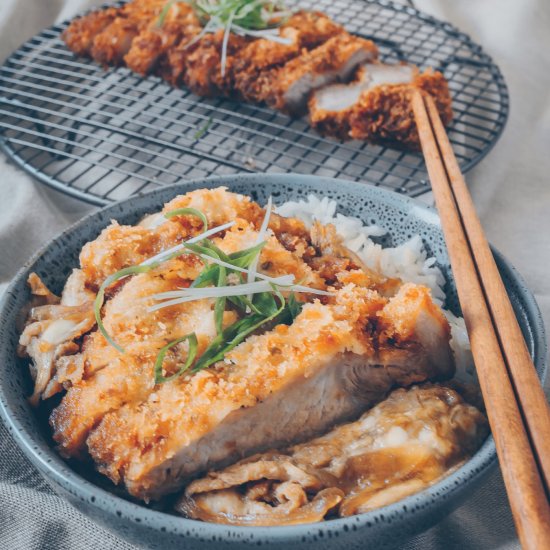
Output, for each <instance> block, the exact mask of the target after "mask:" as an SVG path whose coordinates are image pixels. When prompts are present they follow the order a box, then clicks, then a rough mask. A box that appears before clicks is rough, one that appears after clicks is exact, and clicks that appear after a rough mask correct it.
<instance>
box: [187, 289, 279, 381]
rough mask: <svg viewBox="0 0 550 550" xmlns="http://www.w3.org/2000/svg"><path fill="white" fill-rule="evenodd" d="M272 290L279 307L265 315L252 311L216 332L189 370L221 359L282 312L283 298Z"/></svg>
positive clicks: (204, 366) (197, 369)
mask: <svg viewBox="0 0 550 550" xmlns="http://www.w3.org/2000/svg"><path fill="white" fill-rule="evenodd" d="M273 292H274V293H275V295H276V296H277V298H279V300H280V302H281V305H280V306H279V308H277V309H276V310H275V311H274V312H273V313H272V314H271V315H269V316H267V317H266V316H265V315H261V314H257V313H253V314H252V315H249V316H248V317H244V318H243V319H240V320H239V321H237V322H235V323H233V324H232V325H229V326H228V327H227V328H226V329H225V330H224V331H223V332H222V333H221V334H218V336H216V338H214V340H212V342H211V343H210V345H209V346H208V347H207V348H206V350H205V351H204V353H203V354H202V355H201V356H200V358H199V359H198V361H197V362H196V363H195V366H194V367H193V369H192V371H191V372H198V371H200V370H202V369H205V368H207V367H209V366H210V365H213V364H214V363H217V362H218V361H221V360H222V359H223V358H224V356H225V354H226V353H227V352H229V351H231V350H232V349H233V348H235V347H236V346H237V345H239V344H240V343H241V342H242V341H243V340H244V339H245V338H246V337H247V336H248V335H249V334H251V333H252V332H254V331H255V330H257V329H258V328H260V327H261V326H262V325H263V324H265V323H267V322H269V321H272V320H273V319H275V317H277V316H278V315H279V314H280V313H282V312H283V311H284V309H285V298H284V296H283V295H282V294H281V293H280V292H279V291H278V290H277V289H273Z"/></svg>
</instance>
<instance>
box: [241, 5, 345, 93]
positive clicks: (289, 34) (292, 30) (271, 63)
mask: <svg viewBox="0 0 550 550" xmlns="http://www.w3.org/2000/svg"><path fill="white" fill-rule="evenodd" d="M343 32H344V28H343V27H342V26H341V25H339V24H337V23H335V22H334V21H332V20H331V19H330V18H329V17H327V16H326V15H325V14H323V13H320V12H315V11H312V12H308V11H299V12H296V13H295V14H293V15H292V16H291V17H290V18H289V19H288V21H286V22H285V23H284V24H283V25H281V27H280V29H279V36H280V37H281V38H282V39H284V40H287V41H288V43H286V44H284V43H280V42H275V41H273V40H268V39H265V38H260V39H258V40H255V41H254V42H251V43H250V44H249V45H248V46H247V47H246V48H244V49H243V50H242V51H241V52H240V53H239V56H238V58H237V59H236V62H235V65H234V71H233V72H234V81H235V91H236V93H237V95H238V96H239V97H241V98H242V99H244V100H245V101H249V102H262V101H264V99H265V98H264V96H263V93H264V92H265V89H264V88H263V84H262V83H263V82H264V81H265V80H266V79H268V78H269V75H270V74H271V72H272V71H273V70H274V69H275V68H277V67H280V66H282V65H284V64H285V63H287V62H288V61H290V60H291V59H294V58H296V57H298V56H300V55H302V54H303V53H305V52H306V51H308V50H311V49H312V48H316V47H317V46H319V45H321V44H324V43H325V42H326V41H327V40H328V39H329V38H332V37H333V36H336V35H337V34H340V33H343Z"/></svg>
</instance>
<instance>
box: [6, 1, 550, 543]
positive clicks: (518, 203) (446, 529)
mask: <svg viewBox="0 0 550 550" xmlns="http://www.w3.org/2000/svg"><path fill="white" fill-rule="evenodd" d="M100 3H101V2H91V1H89V0H2V1H1V2H0V60H3V59H4V58H5V57H7V56H8V55H9V53H10V52H11V51H12V50H13V49H15V48H16V47H18V46H19V45H20V44H21V42H22V41H23V40H25V39H27V38H30V37H31V36H32V35H33V34H35V33H36V32H38V31H40V30H41V29H42V28H43V27H46V26H49V25H51V24H52V23H54V22H55V21H61V20H63V19H66V18H68V17H70V16H72V15H73V14H74V13H76V12H78V11H80V10H82V9H85V8H86V7H88V6H90V5H93V4H100ZM415 6H416V7H417V8H419V9H424V10H426V11H427V12H429V13H431V14H433V15H435V16H437V17H440V18H442V19H447V20H449V21H451V22H452V23H453V24H455V25H456V26H458V27H459V28H460V29H461V30H464V31H465V32H467V33H470V34H471V35H472V37H473V39H474V40H475V41H476V42H478V43H480V44H483V46H484V48H485V49H486V51H487V52H488V53H489V54H490V55H492V56H493V57H494V59H495V61H496V62H497V63H498V64H499V65H500V66H501V68H502V70H503V73H504V76H505V78H506V80H507V82H508V84H509V87H510V95H511V98H512V99H511V102H512V110H511V116H510V120H509V122H508V126H507V128H506V129H505V132H504V135H503V137H502V139H501V140H500V142H499V143H498V144H497V145H496V147H495V149H494V150H493V151H492V152H491V153H490V154H489V155H488V157H487V158H486V159H484V160H483V161H482V162H481V164H480V165H479V166H478V167H476V168H475V169H474V170H472V172H470V173H469V174H468V177H467V179H468V181H469V183H470V185H471V189H472V194H473V196H474V200H475V202H476V204H477V206H478V209H479V213H480V216H481V218H482V221H483V223H484V226H485V228H486V230H487V233H488V235H489V238H490V240H491V242H493V243H494V244H495V246H496V247H497V248H499V249H500V250H501V251H502V252H503V253H504V255H505V256H506V257H507V258H508V259H510V260H511V261H512V263H513V264H514V265H515V266H516V267H517V268H518V270H519V271H520V272H521V273H522V275H523V276H524V277H525V279H526V281H527V284H528V286H529V287H530V288H531V289H532V290H533V292H534V293H535V296H536V298H537V300H538V303H539V305H540V307H541V310H542V312H543V316H544V318H545V320H546V323H547V326H550V277H549V276H548V272H549V271H550V246H549V244H548V235H549V234H550V216H549V215H548V208H549V207H550V182H549V181H548V179H549V174H550V155H548V146H549V145H550V92H548V90H550V76H549V75H550V58H548V56H547V55H546V52H548V51H549V50H550V33H548V29H549V28H550V3H548V2H547V1H546V0H525V1H524V2H515V1H514V0H483V1H482V2H473V1H472V0H463V1H462V2H445V1H443V0H417V1H416V2H415ZM0 173H1V174H2V176H1V177H0V293H1V292H2V290H3V289H4V288H5V286H6V285H7V284H8V282H9V280H10V279H11V278H12V277H13V275H14V274H15V273H16V271H17V269H18V268H19V267H20V266H21V265H22V264H23V263H24V262H25V261H26V259H28V257H29V256H31V255H32V254H33V253H34V252H35V251H36V250H37V249H38V248H40V246H41V245H42V244H43V243H45V242H46V241H48V240H49V239H50V238H51V237H53V236H54V235H55V234H57V233H59V232H60V231H61V230H62V229H64V228H65V227H67V226H68V225H69V224H71V223H72V222H74V221H76V220H77V219H79V218H80V217H82V216H83V215H84V214H86V213H87V212H89V211H91V210H92V209H93V207H91V206H89V205H86V204H84V203H82V202H79V201H77V200H75V199H71V198H69V197H65V196H63V195H61V194H59V193H57V192H55V191H53V190H50V189H47V188H46V187H44V186H43V185H41V184H39V183H37V182H35V181H33V180H32V179H31V178H30V177H29V176H28V175H26V174H25V173H23V172H22V171H21V170H19V169H18V168H15V167H14V166H12V165H11V164H9V162H8V161H7V160H6V159H5V158H3V157H1V156H0ZM367 546H368V544H367V543H365V547H367ZM0 548H10V549H13V550H27V549H37V550H38V549H40V550H43V549H52V550H53V549H64V548H66V549H71V550H78V549H87V550H95V549H97V550H103V549H117V550H118V549H120V550H131V549H134V548H135V547H134V546H132V545H130V544H128V543H126V542H124V541H122V540H121V539H119V538H118V537H116V536H114V535H113V534H111V533H110V532H107V531H106V530H104V529H102V528H101V527H99V526H97V525H95V524H94V523H93V522H91V521H90V520H88V519H87V518H86V517H85V516H83V515H82V514H81V513H80V512H78V511H77V510H76V509H74V508H72V507H71V506H70V505H69V504H68V503H66V502H65V501H64V500H62V499H61V498H59V497H57V496H56V495H55V494H54V493H53V492H52V491H51V489H50V488H49V486H48V485H47V484H46V483H45V482H44V481H43V479H42V478H41V477H40V475H39V474H38V473H37V472H36V470H35V469H34V468H33V467H32V466H31V464H30V463H29V462H28V461H27V460H26V458H25V457H24V456H23V454H22V453H21V451H20V450H19V449H18V448H17V446H16V445H15V443H14V441H13V439H12V438H11V436H10V435H9V434H8V432H7V430H6V428H5V427H4V426H3V425H1V424H0ZM402 548H405V549H410V550H416V549H423V550H424V549H428V550H439V549H445V550H453V549H457V550H458V549H463V548H468V549H484V550H485V549H499V550H500V549H502V550H504V549H512V548H514V549H515V548H519V544H518V541H517V538H516V535H515V531H514V527H513V521H512V516H511V513H510V509H509V506H508V503H507V500H506V495H505V491H504V487H503V483H502V478H501V476H500V473H499V471H498V469H495V470H494V471H493V473H492V474H491V475H490V476H489V477H488V478H487V480H485V482H484V483H483V484H482V485H481V486H479V487H477V488H476V489H474V490H472V494H471V496H470V498H469V499H468V501H467V502H466V503H465V504H463V505H462V506H461V507H460V508H458V509H457V510H456V511H455V512H454V513H452V514H451V515H450V516H449V517H447V518H446V519H445V520H443V521H442V522H441V523H439V524H438V525H437V526H435V527H433V528H432V529H430V530H428V531H426V532H425V533H422V534H421V535H418V536H416V537H414V538H413V539H411V540H410V541H409V542H407V543H406V544H405V545H404V546H403V547H402Z"/></svg>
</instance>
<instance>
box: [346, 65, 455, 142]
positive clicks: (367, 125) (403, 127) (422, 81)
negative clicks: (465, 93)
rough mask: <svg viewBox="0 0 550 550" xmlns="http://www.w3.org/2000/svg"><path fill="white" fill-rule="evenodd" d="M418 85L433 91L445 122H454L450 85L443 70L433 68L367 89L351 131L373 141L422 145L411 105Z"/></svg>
mask: <svg viewBox="0 0 550 550" xmlns="http://www.w3.org/2000/svg"><path fill="white" fill-rule="evenodd" d="M415 89H420V90H422V91H423V92H424V93H427V94H430V95H431V96H432V97H433V99H434V100H435V103H436V105H437V108H438V111H439V114H440V116H441V120H442V121H443V124H445V125H448V124H450V122H451V120H452V118H453V111H452V106H451V104H452V99H451V95H450V92H449V85H448V83H447V80H446V79H445V77H444V76H443V75H442V74H441V73H440V72H438V71H432V70H430V69H429V70H427V71H425V72H424V73H421V74H416V75H415V76H414V78H413V79H412V81H411V82H410V83H407V84H387V85H380V86H377V87H375V88H373V89H371V90H367V91H365V92H363V94H362V95H361V97H360V99H359V102H358V103H357V104H356V105H355V106H354V108H353V110H352V113H351V115H350V117H349V125H350V132H349V135H350V136H351V137H352V138H353V139H361V140H366V141H370V142H371V143H378V144H382V145H384V144H391V145H395V144H399V145H401V146H402V147H405V148H409V149H418V148H419V147H420V142H419V137H418V131H417V129H416V123H415V120H414V116H413V112H412V107H411V92H412V91H414V90H415Z"/></svg>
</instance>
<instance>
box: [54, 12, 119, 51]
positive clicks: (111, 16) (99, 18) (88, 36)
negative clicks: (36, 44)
mask: <svg viewBox="0 0 550 550" xmlns="http://www.w3.org/2000/svg"><path fill="white" fill-rule="evenodd" d="M119 13H120V9H119V8H107V9H104V10H99V11H93V12H91V13H88V14H86V15H84V16H82V17H78V18H77V19H75V20H73V21H71V23H70V24H69V26H68V27H67V28H66V29H65V30H64V31H63V34H62V35H61V38H62V39H63V40H64V41H65V44H67V47H68V48H69V49H70V50H71V51H73V52H74V53H75V54H76V55H81V56H89V55H91V49H92V45H93V42H94V38H95V37H96V36H97V35H98V34H100V33H101V32H102V31H103V30H104V29H105V28H106V27H108V26H109V25H110V24H111V23H112V22H113V21H114V20H115V19H116V17H117V15H118V14H119Z"/></svg>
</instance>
